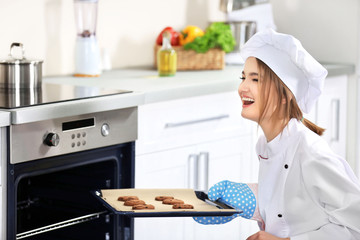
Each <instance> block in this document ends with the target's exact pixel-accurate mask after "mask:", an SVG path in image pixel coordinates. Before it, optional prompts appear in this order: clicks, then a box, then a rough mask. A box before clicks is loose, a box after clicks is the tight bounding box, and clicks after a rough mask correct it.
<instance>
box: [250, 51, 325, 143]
mask: <svg viewBox="0 0 360 240" xmlns="http://www.w3.org/2000/svg"><path fill="white" fill-rule="evenodd" d="M256 61H257V64H258V67H259V72H260V79H259V80H260V81H261V90H260V91H261V96H264V99H265V101H263V99H262V100H261V107H260V118H259V123H261V121H264V118H265V114H266V111H267V109H268V106H270V98H269V96H270V91H271V89H272V88H275V91H276V96H277V98H276V99H275V101H276V102H275V105H276V108H275V110H274V112H273V113H272V115H271V121H273V123H275V122H276V121H278V120H281V119H284V118H289V119H292V118H296V119H297V120H299V121H302V122H303V124H304V125H305V126H306V127H307V128H309V129H310V130H311V131H313V132H315V133H316V134H318V135H320V136H321V135H322V134H323V132H324V131H325V129H324V128H321V127H319V126H317V125H316V124H314V123H312V122H311V121H309V120H308V119H305V118H304V117H303V113H302V112H301V110H300V108H299V106H298V104H297V103H296V100H295V96H294V95H293V93H292V92H291V91H290V90H289V88H288V87H287V86H286V85H285V84H284V83H283V82H282V81H281V79H280V78H279V77H278V76H277V75H276V74H275V73H274V72H273V71H272V70H271V68H269V67H268V66H267V65H266V64H265V63H264V62H263V61H261V60H260V59H257V58H256ZM283 99H286V102H285V103H283V102H282V101H283ZM282 104H285V110H284V111H283V112H282V109H281V108H280V107H279V106H281V105H282ZM276 116H279V118H277V117H276Z"/></svg>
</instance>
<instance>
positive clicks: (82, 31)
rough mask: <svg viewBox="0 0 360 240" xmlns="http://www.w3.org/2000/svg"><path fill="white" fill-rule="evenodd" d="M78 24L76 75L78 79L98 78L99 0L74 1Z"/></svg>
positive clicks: (99, 71) (99, 70)
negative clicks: (97, 24) (97, 31)
mask: <svg viewBox="0 0 360 240" xmlns="http://www.w3.org/2000/svg"><path fill="white" fill-rule="evenodd" d="M74 5H75V22H76V32H77V37H76V44H75V74H74V76H77V77H98V76H99V75H100V73H101V69H100V64H101V62H100V49H99V46H98V43H97V39H96V23H97V8H98V0H74Z"/></svg>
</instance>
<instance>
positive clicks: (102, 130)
mask: <svg viewBox="0 0 360 240" xmlns="http://www.w3.org/2000/svg"><path fill="white" fill-rule="evenodd" d="M42 90H44V89H42ZM77 90H78V89H77ZM9 93H10V94H9V96H8V97H7V99H10V100H9V101H7V105H6V106H0V107H2V108H4V109H5V110H8V111H10V112H12V116H13V117H14V116H15V115H16V111H17V110H19V109H20V112H21V109H23V108H24V109H26V111H27V112H32V111H31V110H30V109H31V107H35V108H38V107H39V105H44V104H47V109H49V108H50V106H51V104H52V103H54V102H57V101H56V100H48V101H44V99H46V97H44V92H42V93H41V94H42V97H41V98H38V99H41V102H37V100H36V99H35V101H33V100H31V101H26V102H25V104H23V103H22V102H20V104H19V105H18V103H19V101H16V99H17V97H16V96H12V93H11V92H9ZM120 93H128V92H126V91H122V92H115V93H105V94H104V95H113V94H120ZM10 95H11V96H10ZM22 97H23V96H22ZM86 97H91V98H94V97H102V96H100V95H98V93H97V94H95V95H91V96H90V95H87V96H84V95H82V96H80V97H70V98H69V97H67V98H66V99H65V100H59V101H60V102H61V101H67V102H69V101H72V102H74V100H77V99H78V98H79V99H83V98H86ZM26 99H27V97H26ZM99 99H100V98H99ZM104 99H105V98H104ZM11 104H12V105H11ZM71 106H75V105H71ZM86 106H91V105H86ZM14 109H15V110H14ZM55 109H56V108H54V110H55ZM104 109H106V107H104ZM34 112H37V111H34ZM80 112H83V111H80ZM86 112H90V113H86V114H79V115H71V114H70V116H69V114H65V115H68V116H66V117H60V118H59V117H56V118H51V117H49V118H47V119H45V120H39V121H28V122H26V121H25V123H16V124H11V125H10V126H9V127H7V130H6V134H5V135H6V142H7V149H6V152H7V154H6V155H5V156H6V158H7V159H6V164H3V165H2V166H3V167H4V166H5V168H6V169H3V171H2V172H3V173H5V175H6V177H5V179H6V183H3V191H4V194H3V196H5V201H4V199H3V204H6V205H7V206H6V208H5V209H6V213H3V214H6V218H5V219H6V223H3V231H6V234H5V236H6V239H31V240H37V239H47V240H49V239H104V240H112V239H114V240H115V239H116V240H119V239H133V220H132V218H128V217H126V216H119V215H114V214H113V213H111V212H109V211H108V210H106V208H104V206H103V205H102V204H101V203H100V202H99V201H98V200H96V199H95V198H94V196H92V195H91V191H93V190H96V189H117V188H133V187H134V175H135V169H134V156H135V149H134V148H135V144H134V141H135V140H136V138H137V107H126V108H120V109H114V110H107V111H99V110H98V108H97V111H94V112H93V111H92V110H91V109H89V110H88V111H86ZM54 115H56V114H54ZM16 116H17V115H16ZM31 119H36V117H35V118H34V117H33V118H31ZM3 209H4V208H3ZM2 236H4V233H3V235H2Z"/></svg>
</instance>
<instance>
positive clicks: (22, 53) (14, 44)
mask: <svg viewBox="0 0 360 240" xmlns="http://www.w3.org/2000/svg"><path fill="white" fill-rule="evenodd" d="M16 47H19V48H21V58H18V57H15V56H14V55H13V49H14V48H16ZM10 56H11V57H12V58H15V59H19V60H22V59H24V58H25V48H24V45H23V44H22V43H17V42H15V43H12V44H11V46H10Z"/></svg>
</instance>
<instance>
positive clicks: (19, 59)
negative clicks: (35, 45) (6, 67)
mask: <svg viewBox="0 0 360 240" xmlns="http://www.w3.org/2000/svg"><path fill="white" fill-rule="evenodd" d="M16 48H18V49H20V53H18V54H14V50H15V49H16ZM42 62H43V60H32V59H27V58H25V48H24V45H23V44H22V43H12V44H11V46H10V54H9V57H8V58H7V59H3V60H0V64H16V65H18V64H37V63H42Z"/></svg>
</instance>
